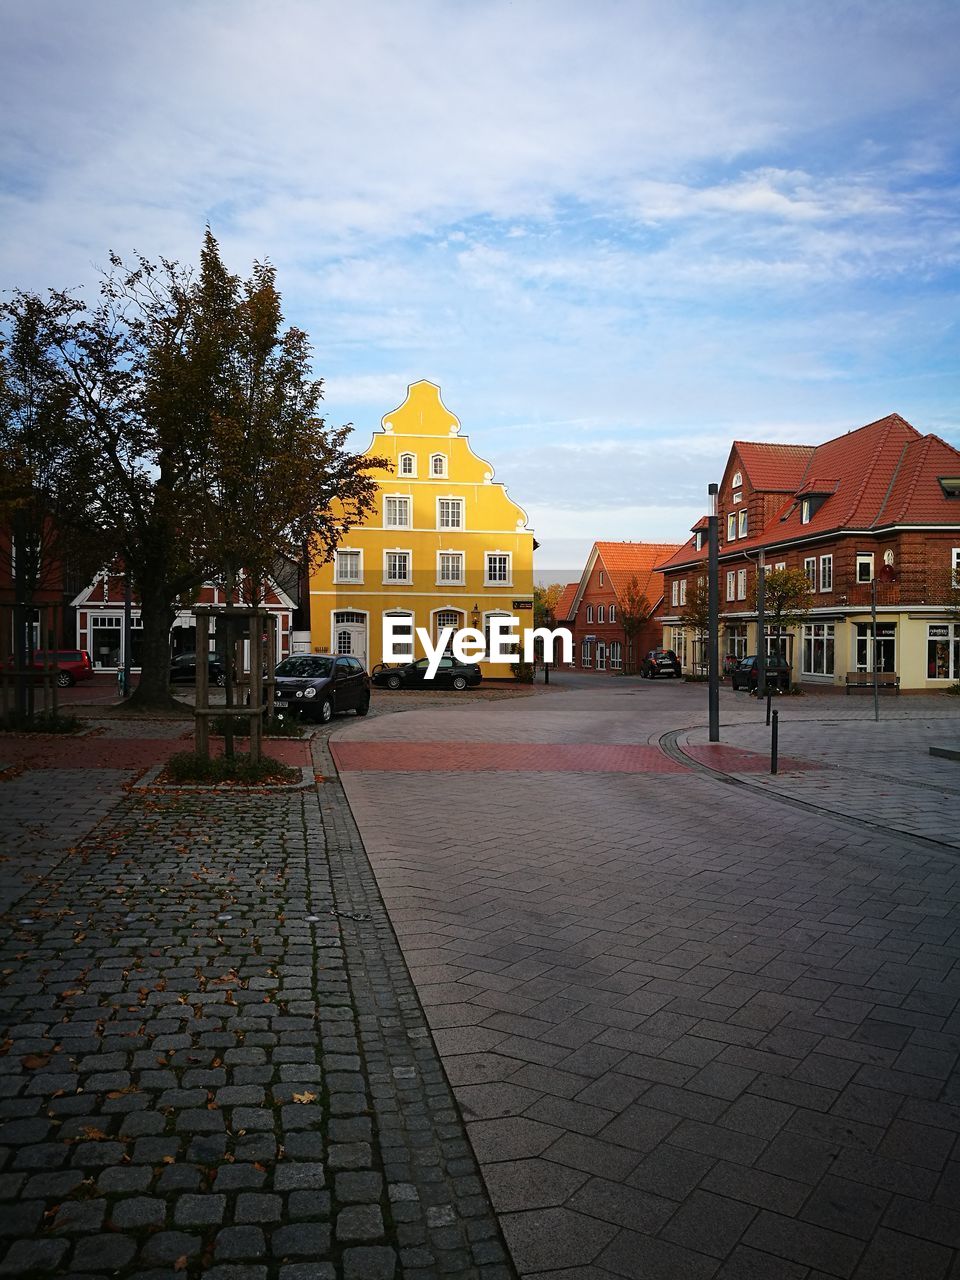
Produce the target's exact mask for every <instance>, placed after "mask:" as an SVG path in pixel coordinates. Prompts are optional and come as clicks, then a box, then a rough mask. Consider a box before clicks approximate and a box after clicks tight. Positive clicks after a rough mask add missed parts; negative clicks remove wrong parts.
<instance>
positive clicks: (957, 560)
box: [950, 547, 960, 587]
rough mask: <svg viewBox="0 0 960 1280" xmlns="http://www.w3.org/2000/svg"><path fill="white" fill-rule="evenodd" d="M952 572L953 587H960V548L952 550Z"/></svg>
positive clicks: (952, 548)
mask: <svg viewBox="0 0 960 1280" xmlns="http://www.w3.org/2000/svg"><path fill="white" fill-rule="evenodd" d="M950 572H951V576H952V578H953V585H954V586H955V587H960V547H951V548H950Z"/></svg>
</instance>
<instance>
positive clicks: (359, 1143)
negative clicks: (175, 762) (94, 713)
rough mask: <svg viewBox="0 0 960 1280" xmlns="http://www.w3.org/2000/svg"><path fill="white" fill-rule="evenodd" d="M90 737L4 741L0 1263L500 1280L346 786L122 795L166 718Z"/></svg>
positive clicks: (356, 1279)
mask: <svg viewBox="0 0 960 1280" xmlns="http://www.w3.org/2000/svg"><path fill="white" fill-rule="evenodd" d="M100 728H101V729H102V730H103V734H102V736H100V737H97V738H93V739H87V738H81V739H79V740H75V741H74V742H73V743H72V748H73V752H72V760H71V764H72V766H73V767H71V768H61V767H56V768H45V767H36V766H42V765H43V764H44V761H43V760H42V759H41V758H40V757H42V755H43V751H42V749H41V746H42V744H41V746H38V740H37V739H30V740H27V739H16V738H13V737H10V738H8V739H6V740H5V744H6V747H7V754H8V756H10V755H17V754H18V753H19V759H20V762H21V764H22V765H23V766H24V769H23V772H21V773H19V774H18V775H17V776H15V777H13V778H12V780H10V781H6V782H4V783H3V785H2V787H0V814H2V818H0V821H2V822H3V824H4V825H3V830H4V833H5V834H7V835H8V841H7V842H6V843H5V856H6V858H7V861H6V862H5V863H4V864H3V878H4V880H5V882H6V884H7V886H8V901H9V902H14V901H15V906H14V907H13V909H12V911H10V912H8V914H7V915H6V917H5V919H4V925H5V929H4V940H3V943H2V946H0V975H2V983H0V1024H2V1029H0V1201H2V1204H0V1245H2V1251H0V1275H12V1276H34V1275H36V1276H41V1275H43V1276H46V1275H71V1276H74V1275H85V1276H105V1275H120V1276H128V1275H130V1276H132V1275H137V1276H149V1277H160V1276H171V1277H176V1276H183V1275H187V1276H197V1275H200V1274H203V1275H209V1276H212V1277H214V1280H267V1278H268V1277H269V1278H271V1280H272V1278H274V1277H280V1278H281V1280H390V1277H393V1276H394V1275H399V1274H403V1275H404V1276H406V1277H410V1278H411V1280H434V1278H435V1277H439V1276H441V1275H443V1276H455V1277H470V1278H471V1280H511V1277H512V1276H513V1275H514V1272H513V1269H512V1267H511V1266H510V1265H509V1263H508V1261H507V1259H506V1255H505V1252H504V1248H503V1243H502V1238H501V1235H500V1232H499V1228H498V1225H497V1222H496V1219H495V1217H494V1215H493V1213H492V1210H491V1207H490V1202H489V1199H488V1198H487V1196H486V1193H485V1191H484V1188H483V1185H482V1182H481V1181H480V1178H479V1173H478V1169H477V1165H476V1162H475V1159H474V1157H473V1153H472V1151H471V1149H470V1146H469V1143H468V1141H467V1139H466V1134H465V1131H464V1127H463V1123H462V1121H461V1118H460V1116H459V1114H458V1112H457V1110H456V1108H455V1106H454V1104H453V1099H452V1095H451V1092H450V1088H449V1085H448V1084H447V1082H446V1080H445V1078H444V1076H443V1072H442V1069H441V1066H440V1063H439V1059H438V1057H437V1054H436V1051H435V1049H434V1047H433V1044H432V1042H431V1040H430V1036H429V1032H428V1029H427V1026H426V1023H425V1021H424V1018H423V1014H422V1012H421V1010H420V1007H419V1005H418V1003H417V1000H416V996H415V993H414V989H413V986H412V984H411V981H410V978H409V975H408V973H407V970H406V968H405V966H404V964H403V961H402V957H401V955H400V952H399V949H398V947H397V944H396V940H395V937H394V935H393V932H392V930H391V928H390V925H389V922H388V921H387V919H386V916H385V913H384V910H383V906H382V903H381V902H380V899H379V896H378V895H377V893H376V888H375V884H374V882H373V877H372V874H371V873H370V871H369V867H368V866H367V865H366V863H365V860H364V858H363V853H362V848H361V847H360V845H359V841H358V839H357V836H356V831H355V828H354V826H353V822H352V819H351V817H350V814H349V812H348V810H347V808H346V805H345V801H344V799H343V795H342V791H341V789H340V787H339V784H338V783H337V782H336V781H335V780H332V781H329V782H326V783H322V784H321V785H319V786H314V785H310V786H309V787H307V788H299V789H297V790H289V789H288V790H286V791H280V790H273V791H269V790H261V791H251V792H243V791H230V790H220V791H216V792H209V791H208V792H199V791H194V792H190V791H172V792H169V793H163V792H160V791H157V790H156V789H147V790H138V789H134V790H129V789H128V790H126V791H125V790H124V789H123V784H124V783H128V782H130V781H132V780H133V779H134V778H136V776H137V775H138V774H139V773H141V772H142V771H143V768H144V766H145V764H147V763H151V762H155V761H157V760H160V759H163V758H165V756H166V754H168V752H169V749H170V748H171V746H174V747H182V746H183V743H182V742H179V741H178V739H179V736H180V734H182V732H183V729H184V725H183V724H182V723H177V722H173V723H171V724H169V725H166V726H163V728H162V730H161V729H158V727H157V724H156V723H155V722H151V723H149V724H146V725H141V726H139V732H140V734H141V735H142V734H148V735H151V736H150V737H149V738H143V737H141V738H137V737H136V733H137V727H136V726H135V725H134V724H133V723H131V722H122V723H120V724H115V725H111V724H108V723H106V722H105V723H104V724H103V725H101V726H100ZM161 733H162V735H163V736H161V737H160V738H159V742H158V741H157V738H156V737H155V736H154V735H160V734H161ZM151 741H152V742H153V746H149V745H148V744H149V743H150V742H151ZM93 744H96V749H95V750H91V746H92V745H93ZM28 748H29V749H28ZM271 748H272V749H274V750H275V752H276V753H277V754H284V753H289V752H291V751H297V752H301V753H302V752H303V751H304V749H305V748H304V747H303V745H302V744H299V743H289V742H287V743H271ZM317 749H318V751H320V752H321V756H320V757H319V758H318V762H317V767H318V768H326V769H327V772H328V773H329V767H328V764H327V761H326V758H325V757H324V756H323V755H322V744H318V748H317ZM47 752H48V755H49V758H50V759H60V757H61V756H62V755H64V754H70V753H69V751H68V749H67V747H66V746H65V744H64V743H63V742H62V741H60V742H57V741H51V742H49V743H48V744H47ZM151 757H152V759H151ZM124 758H125V759H126V760H127V767H126V768H117V767H116V765H117V763H118V761H120V760H121V759H124ZM105 764H107V765H109V766H111V767H101V766H104V765H105ZM13 833H16V838H9V837H10V836H11V835H12V834H13Z"/></svg>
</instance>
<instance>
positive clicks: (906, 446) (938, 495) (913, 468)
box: [658, 413, 960, 569]
mask: <svg viewBox="0 0 960 1280" xmlns="http://www.w3.org/2000/svg"><path fill="white" fill-rule="evenodd" d="M733 451H736V453H737V454H738V455H739V458H740V460H741V462H742V464H743V467H744V470H746V472H747V475H748V477H749V479H750V482H751V485H752V486H753V488H754V489H759V490H761V491H764V492H767V493H783V494H787V495H789V496H788V497H786V498H785V500H784V502H783V504H782V506H780V508H779V509H778V511H777V512H776V513H775V515H774V516H773V517H772V518H771V519H769V520H768V521H767V524H766V526H765V527H764V528H763V529H757V530H755V531H754V532H753V533H752V535H751V536H750V537H749V538H744V539H737V540H736V541H735V542H731V543H728V544H724V545H723V546H722V547H721V557H724V556H729V555H737V554H739V553H741V552H744V551H754V550H756V549H758V548H759V547H763V546H777V545H782V544H784V543H786V542H789V541H791V540H792V539H794V538H801V537H802V538H808V537H810V536H813V535H816V534H826V533H833V532H836V531H840V530H843V529H862V530H864V531H866V530H868V529H877V528H883V527H885V526H888V525H892V524H947V525H951V524H953V525H957V526H958V527H960V504H958V502H957V499H956V498H951V497H948V496H947V495H946V494H945V493H944V491H943V489H942V487H941V485H940V477H941V476H954V477H960V450H957V449H955V448H954V447H953V446H952V445H950V444H948V443H947V442H946V441H945V440H941V439H940V437H939V436H935V435H921V434H920V432H919V431H918V430H917V429H916V427H913V426H911V425H910V423H909V422H907V421H906V420H905V419H904V418H901V417H900V415H899V414H898V413H891V414H888V415H887V416H886V417H885V418H879V419H878V420H877V421H876V422H868V423H867V424H866V426H863V427H858V428H856V430H854V431H848V432H847V433H846V434H845V435H842V436H837V437H836V438H835V439H833V440H827V441H825V442H824V443H823V444H821V445H816V446H814V445H765V444H750V443H744V442H742V441H737V442H736V443H735V444H734V445H733V450H732V451H731V456H732V454H733ZM801 463H802V465H801ZM778 467H779V468H780V470H779V471H778V470H777V468H778ZM728 469H729V464H728ZM825 477H826V478H825ZM807 495H809V496H810V497H811V498H814V499H816V498H819V499H821V501H820V502H819V503H817V502H814V504H813V510H812V512H811V515H810V519H809V520H808V521H807V523H806V524H804V523H803V520H802V510H801V498H802V497H804V496H807ZM699 527H700V522H699V521H698V522H697V525H695V526H694V528H695V529H696V528H699ZM706 555H707V549H706V547H705V546H704V547H703V548H702V549H701V550H700V551H697V550H696V547H695V539H694V538H690V539H689V540H688V541H687V542H686V543H685V544H684V545H683V546H682V547H681V548H679V550H678V551H676V553H675V554H674V555H672V556H671V557H670V558H669V559H665V560H663V561H661V562H660V564H659V566H658V567H659V568H661V569H668V568H676V567H679V566H681V565H690V564H695V563H697V562H698V561H701V560H704V559H706Z"/></svg>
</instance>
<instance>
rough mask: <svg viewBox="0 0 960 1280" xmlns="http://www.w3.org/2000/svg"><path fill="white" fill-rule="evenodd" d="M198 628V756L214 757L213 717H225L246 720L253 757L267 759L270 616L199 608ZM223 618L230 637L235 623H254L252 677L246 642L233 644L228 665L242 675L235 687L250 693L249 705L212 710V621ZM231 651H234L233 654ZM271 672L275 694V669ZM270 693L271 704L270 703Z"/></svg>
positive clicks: (253, 610)
mask: <svg viewBox="0 0 960 1280" xmlns="http://www.w3.org/2000/svg"><path fill="white" fill-rule="evenodd" d="M191 612H192V614H193V616H194V618H195V619H196V626H197V643H196V655H197V686H196V687H197V697H196V706H195V707H194V712H193V714H194V744H195V750H196V752H197V755H200V756H204V757H205V758H209V756H210V717H211V716H225V717H229V718H231V719H235V718H236V719H243V718H246V720H247V722H248V724H249V728H250V758H251V760H260V759H261V758H262V757H263V712H264V709H265V708H264V702H263V683H264V682H263V662H264V642H263V625H264V620H265V619H266V618H268V617H269V615H268V614H267V613H266V612H265V611H264V610H263V609H256V608H248V607H244V606H241V605H226V606H224V607H223V608H214V607H211V606H203V605H198V606H197V607H196V608H194V609H192V610H191ZM211 618H220V619H222V620H223V621H224V622H225V623H226V624H227V631H228V637H229V635H230V632H231V631H232V626H231V624H232V623H233V622H240V621H247V622H249V624H250V672H249V678H246V673H245V672H244V670H243V640H242V639H240V638H237V639H236V640H235V641H234V643H233V644H231V645H229V649H228V652H227V655H226V660H227V662H232V663H233V664H234V670H235V671H236V672H237V673H238V679H237V681H236V683H235V687H236V688H237V689H238V690H242V689H243V688H244V687H245V686H246V688H247V690H248V694H249V700H248V701H247V703H246V705H245V706H239V707H211V706H210V666H209V653H210V619H211ZM270 635H271V630H270V629H269V628H268V631H267V650H268V652H269V650H270V643H269V640H270ZM229 650H233V652H230V651H229ZM269 670H270V677H269V678H270V682H271V683H270V685H269V686H268V687H269V689H270V691H271V692H272V677H273V668H272V666H271V667H270V668H269ZM270 700H271V699H270V697H269V694H268V701H270Z"/></svg>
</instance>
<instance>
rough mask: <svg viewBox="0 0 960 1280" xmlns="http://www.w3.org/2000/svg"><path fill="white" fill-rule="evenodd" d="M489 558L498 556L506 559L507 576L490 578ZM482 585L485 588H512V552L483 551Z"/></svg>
mask: <svg viewBox="0 0 960 1280" xmlns="http://www.w3.org/2000/svg"><path fill="white" fill-rule="evenodd" d="M491 556H498V557H503V558H505V559H506V562H507V576H506V577H505V578H491V577H490V558H491ZM483 585H484V586H485V587H512V586H513V552H512V551H485V552H484V553H483Z"/></svg>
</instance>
